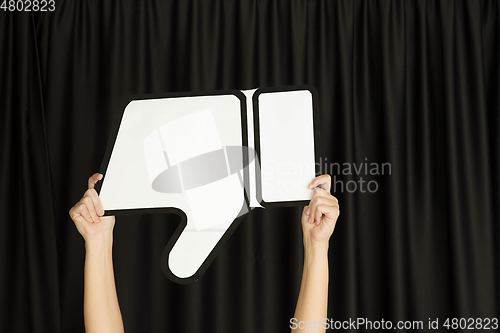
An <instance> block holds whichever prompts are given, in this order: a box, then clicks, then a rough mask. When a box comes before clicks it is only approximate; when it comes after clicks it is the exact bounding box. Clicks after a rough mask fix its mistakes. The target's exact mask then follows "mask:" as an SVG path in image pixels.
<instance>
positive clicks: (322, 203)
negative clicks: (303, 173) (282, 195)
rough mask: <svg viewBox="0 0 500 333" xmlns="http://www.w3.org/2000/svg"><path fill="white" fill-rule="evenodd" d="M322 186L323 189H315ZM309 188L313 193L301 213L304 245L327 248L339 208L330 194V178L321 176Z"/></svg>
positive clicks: (336, 201)
mask: <svg viewBox="0 0 500 333" xmlns="http://www.w3.org/2000/svg"><path fill="white" fill-rule="evenodd" d="M320 184H321V185H322V186H323V188H319V187H317V186H318V185H320ZM309 188H310V189H312V190H313V191H314V193H313V196H312V198H311V201H310V202H309V205H308V206H306V207H304V210H303V211H302V231H303V233H304V245H305V246H310V245H321V246H325V245H326V246H328V242H329V240H330V236H331V235H332V234H333V230H334V229H335V225H336V223H337V219H338V217H339V215H340V207H339V202H338V200H337V198H335V197H334V196H333V195H331V194H330V188H331V177H330V175H321V176H318V177H316V178H314V179H313V181H312V182H311V183H310V184H309Z"/></svg>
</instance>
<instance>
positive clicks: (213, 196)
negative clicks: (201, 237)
mask: <svg viewBox="0 0 500 333" xmlns="http://www.w3.org/2000/svg"><path fill="white" fill-rule="evenodd" d="M186 196H187V198H188V202H189V205H190V207H191V211H192V218H193V220H194V221H195V222H194V224H195V226H196V230H204V229H208V228H211V227H215V226H217V225H220V224H221V223H224V222H232V221H233V220H234V219H235V218H236V217H237V216H238V214H239V212H240V210H241V208H242V206H243V205H244V204H245V198H244V196H243V188H242V186H241V184H240V181H239V179H238V175H237V174H233V175H231V176H229V177H226V178H223V179H222V180H219V181H216V182H213V183H211V184H207V185H204V186H200V187H197V188H194V189H191V190H187V191H186Z"/></svg>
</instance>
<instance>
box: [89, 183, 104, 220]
mask: <svg viewBox="0 0 500 333" xmlns="http://www.w3.org/2000/svg"><path fill="white" fill-rule="evenodd" d="M85 196H89V197H91V198H92V201H93V202H94V207H95V210H96V213H97V215H99V216H103V215H104V208H103V207H102V203H101V199H100V198H99V195H98V194H97V192H96V190H94V189H93V188H92V189H88V190H87V191H86V192H85Z"/></svg>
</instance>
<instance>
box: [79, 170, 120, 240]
mask: <svg viewBox="0 0 500 333" xmlns="http://www.w3.org/2000/svg"><path fill="white" fill-rule="evenodd" d="M102 177H103V175H101V174H99V173H96V174H94V175H93V176H92V177H90V178H89V188H88V190H87V191H86V192H85V194H84V195H83V198H81V199H80V201H78V202H77V203H76V205H75V206H74V207H73V208H71V210H70V211H69V216H71V219H72V220H73V222H75V225H76V228H77V229H78V232H80V234H81V235H82V236H83V239H85V242H86V243H87V244H89V243H95V242H111V241H112V236H113V227H114V225H115V217H114V216H107V217H101V216H103V215H104V209H103V208H102V204H101V200H100V199H99V196H98V195H97V192H96V190H95V189H94V187H95V184H97V182H98V181H99V180H101V179H102Z"/></svg>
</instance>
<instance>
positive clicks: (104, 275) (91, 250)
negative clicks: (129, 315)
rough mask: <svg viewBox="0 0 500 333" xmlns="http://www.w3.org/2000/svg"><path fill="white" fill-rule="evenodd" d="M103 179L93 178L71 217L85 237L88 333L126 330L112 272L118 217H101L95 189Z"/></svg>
mask: <svg viewBox="0 0 500 333" xmlns="http://www.w3.org/2000/svg"><path fill="white" fill-rule="evenodd" d="M101 179H102V175H101V174H94V175H93V176H92V177H90V179H89V189H88V190H87V191H86V192H85V195H84V196H83V198H82V199H81V200H80V201H79V202H78V203H77V204H76V205H75V206H74V207H73V208H71V210H70V216H71V218H72V219H73V221H74V222H75V225H76V227H77V229H78V231H79V232H80V234H81V235H82V236H83V238H84V239H85V249H86V252H85V292H84V318H85V330H86V332H87V333H98V332H123V331H124V330H123V321H122V315H121V312H120V306H119V305H118V297H117V295H116V287H115V277H114V272H113V258H112V247H113V228H114V225H115V217H114V216H108V217H100V216H102V215H104V210H103V208H102V205H101V201H100V200H99V197H98V195H97V192H96V191H95V189H94V187H95V184H96V183H97V182H98V181H99V180H101Z"/></svg>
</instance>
